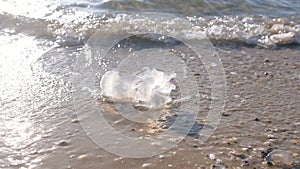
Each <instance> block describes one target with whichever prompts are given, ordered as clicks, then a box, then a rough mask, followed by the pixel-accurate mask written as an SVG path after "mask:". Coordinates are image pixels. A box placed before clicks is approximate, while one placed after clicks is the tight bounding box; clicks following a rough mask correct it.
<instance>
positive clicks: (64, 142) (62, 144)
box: [57, 140, 70, 146]
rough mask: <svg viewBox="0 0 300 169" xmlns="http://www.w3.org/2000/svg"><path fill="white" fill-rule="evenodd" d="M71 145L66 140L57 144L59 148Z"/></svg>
mask: <svg viewBox="0 0 300 169" xmlns="http://www.w3.org/2000/svg"><path fill="white" fill-rule="evenodd" d="M69 144H70V143H69V142H68V141H66V140H60V141H59V142H58V143H57V145H58V146H67V145H69Z"/></svg>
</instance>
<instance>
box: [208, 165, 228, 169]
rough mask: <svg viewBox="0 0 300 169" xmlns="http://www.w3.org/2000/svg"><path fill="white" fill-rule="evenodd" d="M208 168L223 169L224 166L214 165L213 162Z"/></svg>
mask: <svg viewBox="0 0 300 169" xmlns="http://www.w3.org/2000/svg"><path fill="white" fill-rule="evenodd" d="M210 169H225V167H224V166H222V165H215V164H213V165H211V166H210Z"/></svg>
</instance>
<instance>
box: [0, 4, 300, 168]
mask: <svg viewBox="0 0 300 169" xmlns="http://www.w3.org/2000/svg"><path fill="white" fill-rule="evenodd" d="M141 12H148V13H147V16H151V17H147V16H146V17H145V16H143V14H141ZM158 13H164V14H158ZM299 16H300V1H298V0H278V1H273V0H265V1H258V0H245V1H241V0H232V1H229V0H224V1H223V0H214V1H213V0H186V1H183V0H182V1H179V0H164V1H158V0H116V1H111V0H83V1H72V0H62V1H54V0H33V1H30V0H28V1H25V0H24V1H17V0H3V1H0V81H1V83H0V168H1V169H2V168H3V169H15V168H21V169H26V168H29V169H33V168H34V169H40V168H41V169H53V168H59V169H60V168H66V169H67V168H74V169H83V168H86V169H96V168H101V169H102V168H103V169H120V168H127V169H134V168H161V169H166V168H174V169H193V168H195V169H202V168H203V169H205V168H211V169H222V168H228V169H231V168H235V169H238V168H257V169H258V168H271V169H272V168H279V169H283V168H284V169H299V168H300V112H299V111H300V93H299V89H300V17H299ZM157 20H159V21H160V22H161V23H160V24H157ZM182 20H184V21H185V22H182ZM132 25H134V26H136V25H138V26H137V27H139V28H143V29H146V28H147V29H149V31H153V30H155V29H157V28H158V27H160V26H161V27H162V28H161V29H167V30H168V31H167V33H168V34H169V35H179V36H180V37H181V39H183V40H187V41H190V42H193V41H202V40H203V35H205V36H206V37H207V38H208V39H209V40H210V42H211V43H212V45H213V46H214V49H213V51H214V52H215V53H218V56H219V57H220V62H221V63H222V66H223V69H224V77H225V80H226V98H225V107H224V111H223V112H220V114H219V116H220V122H219V123H218V125H217V126H209V125H206V123H207V121H208V119H207V116H208V112H209V110H210V109H211V107H210V106H211V102H212V101H214V97H213V96H212V94H211V93H212V87H211V85H212V83H211V81H210V75H209V73H208V71H207V69H206V68H207V67H206V65H205V63H203V62H202V61H203V60H201V59H200V58H198V57H197V56H196V55H195V53H194V52H193V51H192V50H191V48H189V47H187V46H185V45H184V44H183V43H182V42H179V41H178V40H176V39H174V38H171V37H166V36H164V35H160V34H159V32H157V34H143V35H138V36H133V37H130V38H128V39H125V40H123V41H121V42H119V43H118V42H117V43H114V41H113V39H109V38H107V36H106V33H107V34H114V33H115V37H120V38H121V37H122V36H120V35H122V32H123V31H124V30H136V29H138V28H136V27H134V26H132ZM99 30H100V32H102V33H103V32H104V33H103V34H97V32H98V33H99ZM105 38H106V39H105ZM91 39H92V40H91ZM103 39H104V40H103ZM105 40H106V41H107V42H109V43H112V44H116V45H115V46H114V47H113V48H112V49H111V50H110V51H109V52H108V55H109V56H111V59H110V60H108V61H107V63H110V64H111V63H114V64H118V63H119V61H118V59H116V58H122V57H126V56H127V55H134V54H135V53H138V52H139V51H142V50H143V49H148V50H150V51H151V50H153V51H160V50H166V51H168V52H169V53H172V54H173V55H174V56H178V58H179V59H181V60H183V62H184V63H185V65H186V66H187V67H188V70H190V73H191V76H192V77H193V78H194V79H195V81H196V83H197V87H198V89H196V91H198V93H197V94H196V95H197V96H199V97H197V98H198V99H199V100H197V101H195V106H199V111H198V116H197V118H196V122H195V123H194V125H193V127H192V129H191V130H190V131H189V133H187V136H186V137H185V138H184V139H183V140H182V141H181V142H180V143H178V144H177V145H176V146H175V147H173V148H172V149H170V150H168V151H165V152H164V153H162V154H160V155H155V156H153V157H149V158H126V157H119V156H117V155H114V154H113V153H109V152H107V151H106V150H104V149H103V148H102V147H101V146H99V145H97V144H95V142H94V141H93V140H92V139H91V138H90V136H91V135H92V134H93V133H89V132H88V131H86V130H85V129H84V127H83V121H84V119H86V118H87V117H86V114H85V113H84V112H85V111H83V110H86V112H93V111H95V109H99V110H100V109H101V110H104V111H103V115H104V117H105V118H106V120H107V122H108V124H110V125H111V126H112V127H114V128H115V129H116V130H118V131H121V132H123V133H125V134H126V135H130V136H132V137H144V136H145V137H153V136H155V135H156V134H157V133H160V132H164V131H165V130H166V129H168V128H169V127H170V126H171V125H172V123H173V122H174V118H176V115H174V114H172V109H171V111H170V112H168V113H170V114H169V116H168V118H166V119H160V120H159V123H158V124H152V125H143V124H137V123H132V122H131V121H129V120H126V119H125V120H124V119H123V117H122V116H121V115H120V114H119V113H118V110H116V109H115V108H114V106H113V103H111V102H102V101H101V100H100V99H99V90H100V89H99V83H100V79H101V76H103V74H101V73H99V72H98V71H100V70H101V71H103V70H108V69H112V68H113V67H114V66H115V65H105V64H104V61H103V62H102V61H100V60H101V59H99V57H100V56H99V57H98V56H97V55H98V54H99V53H97V52H99V51H101V49H99V47H98V46H97V45H98V44H97V43H93V42H102V41H105ZM110 40H111V42H110ZM203 41H205V40H203ZM109 43H107V44H109ZM88 45H90V47H91V48H93V49H95V50H96V52H94V53H92V54H94V55H95V56H94V57H95V58H96V60H88V58H86V56H87V55H88V54H87V53H86V52H87V51H86V47H87V46H88ZM104 46H105V45H104ZM183 54H185V55H183ZM208 55H209V54H208ZM209 56H210V55H209ZM213 56H214V55H212V57H213ZM149 57H150V60H151V56H149ZM155 57H156V56H154V54H153V56H152V58H155ZM82 58H85V59H86V60H84V61H86V62H81V61H80V60H81V59H82ZM97 58H98V60H97ZM114 59H115V60H114ZM153 60H154V59H153ZM159 62H160V60H157V61H155V60H154V61H151V63H157V65H159ZM170 62H171V61H170ZM87 63H88V64H89V67H88V68H89V71H87V72H88V73H86V70H85V69H81V67H85V66H84V65H85V64H87ZM105 63H106V62H105ZM172 63H173V62H172ZM179 65H180V64H179ZM110 66H111V67H110ZM151 66H153V65H151ZM168 66H169V67H174V69H175V68H176V70H177V68H179V69H178V70H183V69H184V68H181V67H180V66H178V65H175V64H174V65H172V64H171V65H168ZM211 66H212V67H213V65H211ZM184 70H185V69H184ZM93 72H96V73H94V74H91V73H93ZM85 73H86V74H85ZM79 75H80V76H79ZM78 76H79V77H80V78H76V77H78ZM74 77H75V78H74ZM90 79H92V80H90ZM78 86H80V89H79V91H82V95H77V94H78V88H77V87H78ZM189 89H190V91H194V90H195V89H194V88H189ZM86 93H89V94H90V95H91V97H89V98H85V97H84V96H86V95H85V94H86ZM194 99H195V98H194ZM90 102H93V103H97V104H95V105H97V106H98V107H96V108H94V109H93V108H92V107H89V105H90ZM193 103H194V102H193ZM182 104H183V103H182ZM177 106H178V107H180V106H181V104H179V105H177ZM81 107H82V109H80V108H81ZM178 107H177V108H178ZM79 109H80V111H78V110H79ZM168 111H169V110H168ZM87 114H88V113H87ZM183 125H184V124H183ZM205 126H207V127H208V128H209V129H212V130H214V132H213V133H212V135H211V136H210V137H209V138H208V140H206V141H204V142H199V138H202V137H203V136H202V135H201V131H202V130H203V128H204V127H205ZM179 132H181V131H180V130H179ZM111 141H113V142H114V141H115V140H111ZM122 146H126V145H122Z"/></svg>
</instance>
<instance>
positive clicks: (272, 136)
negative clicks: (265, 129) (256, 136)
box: [267, 134, 276, 139]
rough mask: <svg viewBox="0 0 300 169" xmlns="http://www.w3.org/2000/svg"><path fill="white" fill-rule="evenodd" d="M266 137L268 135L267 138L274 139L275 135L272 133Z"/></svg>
mask: <svg viewBox="0 0 300 169" xmlns="http://www.w3.org/2000/svg"><path fill="white" fill-rule="evenodd" d="M267 137H268V139H276V137H275V136H274V135H272V134H268V135H267Z"/></svg>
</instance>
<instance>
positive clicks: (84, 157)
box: [77, 154, 89, 160]
mask: <svg viewBox="0 0 300 169" xmlns="http://www.w3.org/2000/svg"><path fill="white" fill-rule="evenodd" d="M88 157H89V155H88V154H82V155H80V156H78V157H77V159H78V160H84V159H87V158H88Z"/></svg>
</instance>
